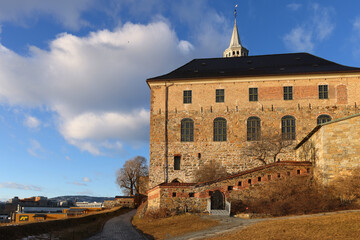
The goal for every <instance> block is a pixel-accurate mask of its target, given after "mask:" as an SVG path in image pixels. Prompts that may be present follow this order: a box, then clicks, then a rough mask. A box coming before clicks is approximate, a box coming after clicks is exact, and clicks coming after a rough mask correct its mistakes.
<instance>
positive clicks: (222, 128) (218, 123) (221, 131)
mask: <svg viewBox="0 0 360 240" xmlns="http://www.w3.org/2000/svg"><path fill="white" fill-rule="evenodd" d="M214 141H215V142H221V141H226V119H225V118H215V120H214Z"/></svg>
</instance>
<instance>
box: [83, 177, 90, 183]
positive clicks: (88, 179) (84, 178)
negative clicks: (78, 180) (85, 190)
mask: <svg viewBox="0 0 360 240" xmlns="http://www.w3.org/2000/svg"><path fill="white" fill-rule="evenodd" d="M83 181H84V182H91V179H90V178H88V177H83Z"/></svg>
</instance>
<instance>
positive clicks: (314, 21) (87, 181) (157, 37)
mask: <svg viewBox="0 0 360 240" xmlns="http://www.w3.org/2000/svg"><path fill="white" fill-rule="evenodd" d="M235 4H238V5H239V6H238V17H237V23H238V27H239V32H240V38H241V41H242V43H243V45H244V46H245V47H247V48H248V49H249V50H250V55H262V54H276V53H288V52H310V53H312V54H315V55H317V56H320V57H323V58H326V59H328V60H331V61H335V62H337V63H340V64H344V65H350V66H357V67H359V66H360V11H359V9H360V2H359V1H357V0H347V1H339V0H334V1H325V0H319V1H306V0H303V1H300V0H297V1H284V0H272V1H269V0H256V1H255V0H242V1H230V0H226V1H220V0H217V1H215V0H208V1H206V0H197V1H193V0H179V1H171V0H138V1H135V0H107V1H104V0H103V1H100V0H77V1H73V0H62V1H57V0H12V1H7V0H0V161H1V168H0V169H1V173H0V200H7V199H9V198H11V197H13V196H19V197H21V198H23V197H30V196H38V195H40V196H48V197H54V196H59V195H75V194H85V195H93V196H110V197H111V196H115V195H119V194H121V190H120V189H119V188H118V187H117V185H116V184H115V173H116V170H117V169H119V168H120V167H122V165H123V163H124V162H125V161H126V160H127V159H129V158H132V157H135V156H137V155H141V156H144V157H146V158H147V159H148V158H149V111H150V110H149V109H150V91H149V89H148V87H147V85H146V83H145V80H146V79H147V78H150V77H154V76H157V75H161V74H164V73H167V72H169V71H171V70H173V69H174V68H176V67H179V66H180V65H182V64H184V63H186V62H187V61H190V60H191V59H193V58H206V57H221V56H222V52H223V51H224V50H225V49H226V48H227V47H228V45H229V42H230V37H231V33H232V28H233V23H234V16H233V11H234V6H235Z"/></svg>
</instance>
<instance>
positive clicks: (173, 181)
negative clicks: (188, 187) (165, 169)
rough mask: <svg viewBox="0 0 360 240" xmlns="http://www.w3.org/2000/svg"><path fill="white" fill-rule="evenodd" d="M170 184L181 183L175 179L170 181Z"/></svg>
mask: <svg viewBox="0 0 360 240" xmlns="http://www.w3.org/2000/svg"><path fill="white" fill-rule="evenodd" d="M171 182H172V183H181V180H179V179H178V178H175V179H174V180H172V181H171Z"/></svg>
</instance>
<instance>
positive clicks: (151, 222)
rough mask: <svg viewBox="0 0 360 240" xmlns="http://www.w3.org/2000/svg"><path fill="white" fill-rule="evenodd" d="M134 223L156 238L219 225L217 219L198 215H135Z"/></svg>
mask: <svg viewBox="0 0 360 240" xmlns="http://www.w3.org/2000/svg"><path fill="white" fill-rule="evenodd" d="M132 223H133V225H135V226H136V228H138V229H140V230H141V231H142V232H144V233H146V234H149V235H152V236H153V237H154V238H155V239H165V238H169V237H173V236H179V235H183V234H186V233H189V232H194V231H200V230H203V229H206V228H210V227H213V226H216V225H218V222H217V221H215V220H206V219H202V218H200V216H197V215H179V216H174V217H168V218H161V219H151V218H141V219H140V218H138V217H134V219H133V222H132Z"/></svg>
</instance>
